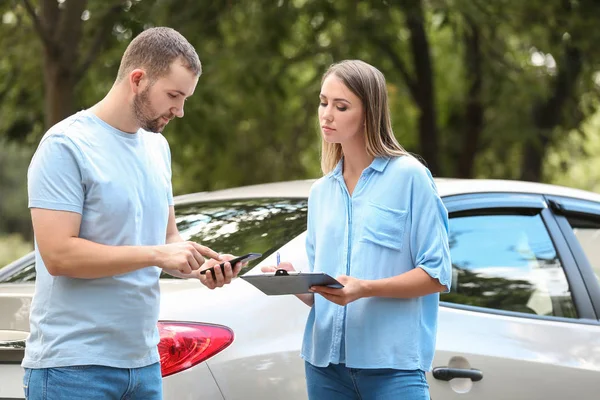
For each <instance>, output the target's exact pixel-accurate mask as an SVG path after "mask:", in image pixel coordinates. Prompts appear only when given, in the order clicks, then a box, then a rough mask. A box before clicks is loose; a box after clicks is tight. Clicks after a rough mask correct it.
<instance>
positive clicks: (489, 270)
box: [428, 193, 600, 400]
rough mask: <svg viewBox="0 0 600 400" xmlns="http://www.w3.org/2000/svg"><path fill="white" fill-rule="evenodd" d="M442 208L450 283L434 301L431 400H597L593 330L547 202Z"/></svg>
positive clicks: (460, 202) (469, 198) (491, 200)
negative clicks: (439, 302) (438, 302)
mask: <svg viewBox="0 0 600 400" xmlns="http://www.w3.org/2000/svg"><path fill="white" fill-rule="evenodd" d="M444 201H445V204H446V206H447V208H448V211H449V216H450V221H449V240H450V251H451V256H452V264H453V279H452V290H451V291H450V293H446V294H443V295H442V296H441V300H442V307H441V308H440V317H439V326H438V336H437V345H436V354H435V358H434V362H433V371H432V373H430V374H428V381H429V383H430V388H431V397H432V399H434V400H438V399H444V400H449V399H464V400H469V399H486V400H500V399H503V400H504V399H514V400H520V399H527V400H536V399H540V400H541V399H563V398H577V399H592V398H597V393H596V392H597V388H598V377H599V372H600V324H599V323H598V317H597V315H596V312H595V309H594V306H593V303H592V301H591V298H590V296H589V292H588V290H587V287H586V281H585V279H584V277H583V276H582V273H581V271H580V269H579V267H578V265H577V263H576V259H575V257H574V256H573V254H572V252H571V250H570V248H569V245H568V242H567V240H566V239H565V237H564V235H563V234H562V231H561V229H560V227H559V224H558V222H557V220H556V218H555V216H554V214H553V211H552V209H551V208H550V207H549V203H548V201H546V199H545V198H544V197H543V196H541V195H526V194H523V195H521V194H506V193H504V194H502V193H498V194H477V195H461V196H452V197H449V198H446V199H444Z"/></svg>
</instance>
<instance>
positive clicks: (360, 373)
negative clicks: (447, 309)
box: [305, 362, 429, 400]
mask: <svg viewBox="0 0 600 400" xmlns="http://www.w3.org/2000/svg"><path fill="white" fill-rule="evenodd" d="M305 370H306V386H307V389H308V398H309V399H310V400H324V399H326V400H338V399H340V400H341V399H355V400H429V385H428V384H427V380H426V379H425V372H423V371H421V370H400V369H357V368H347V367H346V366H345V365H344V364H329V366H327V367H325V368H320V367H315V366H314V365H312V364H310V363H308V362H305Z"/></svg>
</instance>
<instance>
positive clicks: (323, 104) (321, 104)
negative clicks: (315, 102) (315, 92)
mask: <svg viewBox="0 0 600 400" xmlns="http://www.w3.org/2000/svg"><path fill="white" fill-rule="evenodd" d="M319 105H320V106H321V107H327V103H319Z"/></svg>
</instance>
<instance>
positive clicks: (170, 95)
mask: <svg viewBox="0 0 600 400" xmlns="http://www.w3.org/2000/svg"><path fill="white" fill-rule="evenodd" d="M167 94H168V96H169V97H170V98H172V99H174V98H175V97H177V95H175V94H171V93H167Z"/></svg>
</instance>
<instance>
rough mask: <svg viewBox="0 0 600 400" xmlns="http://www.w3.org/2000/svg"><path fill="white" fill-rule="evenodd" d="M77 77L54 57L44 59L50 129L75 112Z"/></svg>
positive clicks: (47, 121) (45, 93)
mask: <svg viewBox="0 0 600 400" xmlns="http://www.w3.org/2000/svg"><path fill="white" fill-rule="evenodd" d="M74 78H75V76H74V73H73V72H72V71H69V69H68V68H65V66H64V65H63V64H62V63H61V62H60V60H57V59H55V58H53V57H52V56H50V55H48V54H46V55H45V57H44V83H45V87H44V90H45V92H44V110H45V127H46V129H48V128H50V127H51V126H53V125H54V124H56V123H57V122H59V121H61V120H63V119H65V118H66V117H68V116H69V115H71V114H72V113H73V111H74V107H75V101H74V94H75V85H76V83H77V82H76V81H75V79H74Z"/></svg>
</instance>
